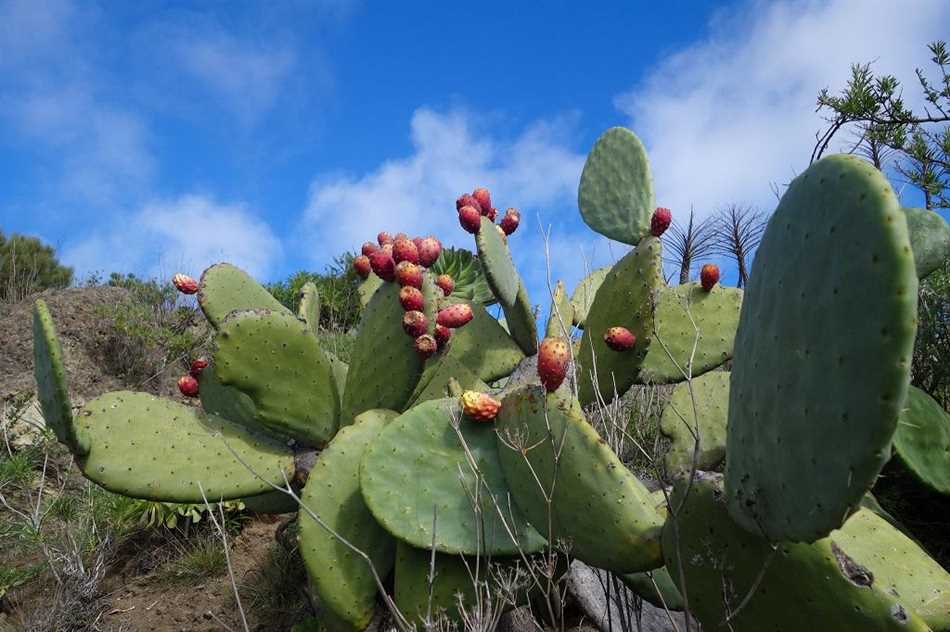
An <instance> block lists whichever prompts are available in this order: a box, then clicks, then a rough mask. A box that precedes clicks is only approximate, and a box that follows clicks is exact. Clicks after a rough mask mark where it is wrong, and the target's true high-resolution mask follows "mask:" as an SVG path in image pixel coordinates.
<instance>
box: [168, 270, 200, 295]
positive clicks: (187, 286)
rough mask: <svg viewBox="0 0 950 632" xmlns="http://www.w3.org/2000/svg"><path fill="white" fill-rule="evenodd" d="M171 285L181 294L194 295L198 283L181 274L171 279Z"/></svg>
mask: <svg viewBox="0 0 950 632" xmlns="http://www.w3.org/2000/svg"><path fill="white" fill-rule="evenodd" d="M172 283H173V284H174V285H175V287H176V288H177V289H178V291H179V292H181V293H182V294H194V293H195V292H197V291H198V282H197V281H195V280H194V279H193V278H191V277H190V276H188V275H187V274H182V273H181V272H179V273H178V274H176V275H175V276H173V277H172Z"/></svg>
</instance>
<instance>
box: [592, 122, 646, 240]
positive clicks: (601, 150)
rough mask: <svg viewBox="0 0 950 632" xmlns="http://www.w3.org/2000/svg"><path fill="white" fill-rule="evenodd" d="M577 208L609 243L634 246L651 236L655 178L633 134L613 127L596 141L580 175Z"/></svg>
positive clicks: (641, 146)
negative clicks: (611, 241) (608, 239)
mask: <svg viewBox="0 0 950 632" xmlns="http://www.w3.org/2000/svg"><path fill="white" fill-rule="evenodd" d="M577 204H578V206H579V207H580V209H581V217H582V218H584V221H585V222H587V225H588V226H590V227H591V228H593V229H594V230H595V231H597V232H598V233H600V234H601V235H604V236H605V237H608V238H610V239H615V240H617V241H622V242H623V243H625V244H631V245H633V244H636V243H637V242H638V241H640V239H641V238H643V237H644V236H646V235H648V234H649V233H650V218H651V217H652V216H653V210H654V207H655V206H656V202H655V200H654V197H653V176H652V175H650V162H649V160H648V159H647V154H646V150H645V149H644V148H643V144H642V143H641V142H640V139H639V138H637V137H636V135H635V134H634V133H633V132H631V131H630V130H628V129H625V128H623V127H612V128H610V129H608V130H607V131H606V132H604V133H603V134H602V135H601V136H600V138H598V139H597V142H596V143H594V148H593V149H591V151H590V154H588V156H587V162H586V163H585V164H584V171H583V172H582V173H581V184H580V187H579V188H578V191H577Z"/></svg>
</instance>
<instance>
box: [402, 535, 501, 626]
mask: <svg viewBox="0 0 950 632" xmlns="http://www.w3.org/2000/svg"><path fill="white" fill-rule="evenodd" d="M486 559H487V558H486ZM470 563H471V572H472V575H470V574H469V569H467V568H466V566H465V562H463V561H462V558H461V557H460V556H458V555H446V554H444V553H436V554H435V573H434V574H432V573H430V571H431V569H432V551H429V550H424V549H418V548H415V547H412V546H409V545H408V544H406V543H405V542H399V544H398V545H397V546H396V570H395V573H394V581H393V584H394V589H395V594H394V595H393V597H394V600H395V602H396V607H397V608H399V612H401V613H402V614H403V616H405V617H406V618H407V619H409V621H410V622H413V623H416V624H421V623H422V622H423V621H424V620H425V619H426V618H427V617H431V618H432V619H435V618H436V615H438V614H439V613H442V614H444V615H445V616H446V617H447V618H448V619H449V620H450V621H453V622H455V623H456V624H461V622H462V617H461V615H460V613H459V608H458V598H457V597H456V595H461V596H462V601H463V603H465V604H466V607H468V608H472V607H473V604H474V601H475V587H474V586H473V585H472V577H473V576H474V573H475V572H476V561H475V560H474V559H473V560H471V562H470ZM482 566H485V561H484V559H483V560H482ZM481 571H482V573H483V575H482V576H481V577H484V573H485V572H487V569H485V568H482V569H481ZM430 576H431V580H432V581H431V582H430ZM430 584H431V588H432V590H431V595H432V598H431V602H430V598H429V593H430V591H429V588H430Z"/></svg>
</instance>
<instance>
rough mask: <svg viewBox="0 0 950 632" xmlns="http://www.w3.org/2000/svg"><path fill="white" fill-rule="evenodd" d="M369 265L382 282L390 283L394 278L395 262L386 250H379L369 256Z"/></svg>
mask: <svg viewBox="0 0 950 632" xmlns="http://www.w3.org/2000/svg"><path fill="white" fill-rule="evenodd" d="M369 264H370V266H371V267H372V268H373V272H375V273H376V276H378V277H379V278H380V279H382V280H383V281H392V280H393V279H395V278H396V262H394V261H393V258H392V256H390V254H389V253H388V252H386V250H384V249H380V250H377V251H376V252H374V253H373V254H371V255H370V256H369Z"/></svg>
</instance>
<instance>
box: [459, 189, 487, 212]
mask: <svg viewBox="0 0 950 632" xmlns="http://www.w3.org/2000/svg"><path fill="white" fill-rule="evenodd" d="M463 206H473V207H475V209H476V210H477V211H478V212H479V213H481V212H482V207H481V205H480V204H479V203H478V200H476V199H475V198H473V197H472V196H471V194H469V193H463V194H462V195H460V196H459V197H458V199H457V200H455V210H456V211H461V210H462V207H463Z"/></svg>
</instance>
